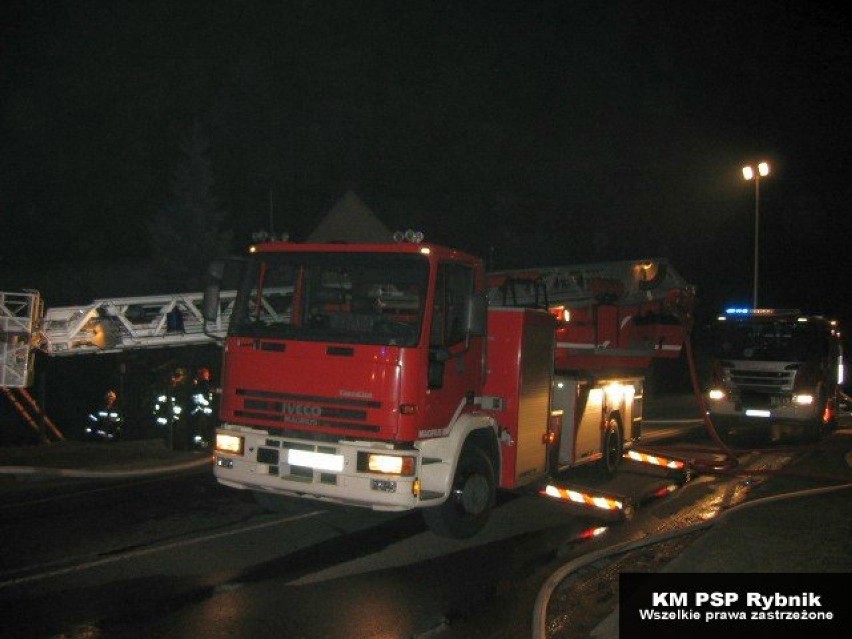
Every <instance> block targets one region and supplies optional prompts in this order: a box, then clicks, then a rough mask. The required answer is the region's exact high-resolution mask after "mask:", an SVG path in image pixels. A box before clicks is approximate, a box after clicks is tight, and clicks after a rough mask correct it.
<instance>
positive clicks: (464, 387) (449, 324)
mask: <svg viewBox="0 0 852 639" xmlns="http://www.w3.org/2000/svg"><path fill="white" fill-rule="evenodd" d="M473 290H474V272H473V268H471V267H469V266H465V265H463V264H456V263H449V262H445V263H441V264H439V265H438V273H437V285H436V288H435V305H434V308H433V311H432V317H431V324H430V337H429V374H428V385H429V387H428V390H427V394H428V397H429V401H428V402H427V403H426V411H427V416H428V424H429V427H430V428H444V427H445V426H447V425H448V424H449V423H450V422H451V420H452V419H453V416H454V415H455V414H456V412H457V411H458V410H459V409H460V407H461V406H462V405H463V403H464V401H465V400H466V399H467V398H470V399H471V400H472V399H473V397H474V396H475V394H476V389H477V388H478V384H479V374H480V354H481V343H480V340H479V339H474V340H468V339H467V335H466V330H465V329H466V317H465V314H466V311H467V309H466V304H467V301H468V299H469V298H470V296H471V295H472V294H473Z"/></svg>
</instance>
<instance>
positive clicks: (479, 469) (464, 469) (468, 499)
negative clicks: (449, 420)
mask: <svg viewBox="0 0 852 639" xmlns="http://www.w3.org/2000/svg"><path fill="white" fill-rule="evenodd" d="M496 494H497V484H496V481H495V479H494V468H493V466H492V465H491V460H490V459H489V458H488V455H486V454H485V452H484V451H483V450H482V449H481V448H479V447H477V446H471V445H468V446H465V447H464V448H463V449H462V454H461V458H460V459H459V463H458V466H457V467H456V474H455V477H454V478H453V485H452V488H451V489H450V495H449V497H447V500H446V501H445V502H444V503H443V504H441V505H440V506H435V507H433V508H425V509H424V510H423V519H424V520H425V521H426V525H427V526H429V528H430V529H431V530H432V532H434V533H435V534H436V535H440V536H442V537H451V538H454V539H466V538H468V537H472V536H473V535H475V534H476V533H477V532H479V531H480V530H482V528H483V527H484V526H485V524H486V522H487V521H488V518H489V517H490V515H491V511H492V510H493V509H494V502H495V500H496Z"/></svg>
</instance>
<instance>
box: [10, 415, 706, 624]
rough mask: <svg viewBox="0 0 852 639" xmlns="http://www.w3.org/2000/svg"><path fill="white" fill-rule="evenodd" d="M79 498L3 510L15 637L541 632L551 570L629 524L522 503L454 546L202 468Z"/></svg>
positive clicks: (398, 521)
mask: <svg viewBox="0 0 852 639" xmlns="http://www.w3.org/2000/svg"><path fill="white" fill-rule="evenodd" d="M696 438H698V439H699V440H700V438H701V434H700V432H699V433H697V434H695V435H693V436H692V439H696ZM687 439H689V438H687ZM634 470H635V469H634ZM579 479H581V480H583V481H584V482H587V483H588V482H595V481H597V482H601V480H598V479H595V478H594V477H593V476H592V475H591V474H588V475H587V476H585V477H584V476H582V474H581V475H580V477H579ZM604 483H605V484H606V485H607V487H608V488H610V489H612V490H614V491H616V492H619V493H622V494H624V493H630V494H631V495H632V496H633V497H634V499H635V500H636V501H637V503H641V504H643V505H644V504H649V506H648V507H653V505H652V504H653V503H654V501H655V498H654V497H653V495H655V494H656V493H658V492H659V491H660V489H664V488H666V487H667V486H671V484H672V482H671V480H670V479H669V478H667V477H664V476H662V475H661V474H660V473H658V472H647V469H645V468H642V469H641V472H631V470H630V468H628V469H626V470H625V471H623V472H621V473H620V474H619V476H618V477H617V478H616V479H615V480H612V481H611V482H610V483H606V482H604ZM599 485H600V484H599ZM74 492H75V493H76V494H73V495H57V494H55V493H49V494H40V493H39V491H38V490H37V487H34V490H33V491H31V492H30V493H29V494H28V495H26V496H25V497H24V498H22V499H18V500H16V501H14V502H11V503H10V502H3V503H0V525H1V526H2V531H3V536H4V539H5V540H6V543H4V545H3V549H2V551H0V559H2V563H0V604H2V610H3V611H4V612H3V613H0V614H2V616H3V617H4V619H3V627H4V628H6V629H7V630H8V631H9V632H10V633H11V634H10V636H21V637H33V638H39V637H67V638H69V639H71V638H78V639H83V638H86V639H90V638H94V637H201V636H203V637H225V636H227V637H229V638H239V637H253V638H257V637H267V636H269V637H273V636H275V637H282V636H283V637H304V638H313V637H323V638H334V637H343V638H348V637H401V638H408V637H448V638H450V637H470V638H472V639H475V638H476V637H518V636H527V634H528V631H529V614H530V610H531V606H532V602H533V601H534V599H535V596H536V594H537V591H538V586H539V585H540V583H541V581H542V580H543V579H544V578H546V575H547V569H548V566H549V565H550V564H551V563H552V562H553V561H554V560H555V559H556V558H558V557H559V556H562V555H564V554H565V553H566V552H582V547H583V544H584V543H586V542H584V541H581V538H583V537H584V533H585V532H586V531H588V530H590V529H592V528H594V527H597V526H601V524H606V523H610V524H612V527H613V528H616V529H617V528H619V527H621V528H623V527H626V526H629V525H630V524H629V523H620V522H617V521H615V522H602V521H601V520H600V519H599V518H592V517H587V516H582V515H578V514H577V513H576V512H568V511H567V510H566V508H565V507H563V505H562V504H560V503H557V502H553V501H550V500H545V499H543V498H541V497H537V496H529V495H523V496H508V497H504V498H503V499H502V500H501V503H500V506H499V507H498V508H497V510H496V512H495V516H494V518H493V520H492V522H491V523H490V524H489V526H488V528H487V529H486V531H484V532H483V533H482V534H481V535H479V536H478V537H476V538H475V539H473V540H467V541H457V540H446V539H441V538H438V537H436V536H435V535H433V534H432V533H431V532H429V531H427V530H426V529H425V527H424V526H423V524H422V522H421V520H420V517H419V515H417V514H416V513H415V514H406V515H395V514H376V513H371V512H368V511H363V510H359V509H355V510H351V509H343V508H318V507H316V506H315V505H312V504H310V503H309V502H305V503H302V504H300V505H299V506H298V507H296V508H295V509H294V510H293V512H291V513H288V514H285V515H281V514H275V515H273V514H269V513H266V512H264V511H262V510H261V509H260V508H259V507H258V506H256V505H255V503H254V501H253V500H252V499H251V498H250V496H248V495H245V494H243V493H240V492H236V491H231V490H227V489H224V488H222V487H220V486H218V485H217V484H215V482H213V481H212V478H211V477H210V476H209V475H208V474H207V473H204V472H199V473H191V474H184V475H180V476H177V477H171V478H161V479H157V480H147V481H144V482H124V483H120V484H110V485H103V484H98V485H82V486H78V487H77V488H76V489H75V491H74ZM664 494H665V492H664ZM664 499H665V498H657V501H660V500H664ZM671 516H676V514H672V515H671Z"/></svg>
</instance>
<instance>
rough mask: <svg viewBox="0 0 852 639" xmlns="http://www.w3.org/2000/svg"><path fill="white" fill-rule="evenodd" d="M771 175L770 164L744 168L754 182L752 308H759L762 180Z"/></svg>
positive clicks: (764, 163)
mask: <svg viewBox="0 0 852 639" xmlns="http://www.w3.org/2000/svg"><path fill="white" fill-rule="evenodd" d="M767 175H769V163H767V162H758V164H757V169H755V167H753V166H751V165H750V164H747V165H746V166H744V167H743V177H744V178H745V179H746V180H754V292H753V297H752V307H753V308H757V255H758V247H759V246H760V244H759V242H758V233H759V232H760V178H762V177H766V176H767Z"/></svg>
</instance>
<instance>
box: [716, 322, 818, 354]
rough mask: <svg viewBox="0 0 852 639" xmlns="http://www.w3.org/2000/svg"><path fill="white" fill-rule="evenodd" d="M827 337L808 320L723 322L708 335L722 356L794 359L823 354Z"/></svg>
mask: <svg viewBox="0 0 852 639" xmlns="http://www.w3.org/2000/svg"><path fill="white" fill-rule="evenodd" d="M828 345H829V338H828V335H826V334H825V331H824V330H821V327H820V326H818V325H816V324H814V323H812V322H796V321H795V320H794V321H776V322H753V323H750V322H739V321H736V322H731V323H728V322H723V323H719V324H718V325H717V326H716V327H715V330H714V331H713V335H712V350H713V354H714V355H715V356H716V357H719V358H722V359H756V360H765V361H778V362H794V361H805V360H808V359H812V358H819V357H823V356H825V355H826V354H827V353H828V348H829V346H828Z"/></svg>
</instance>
